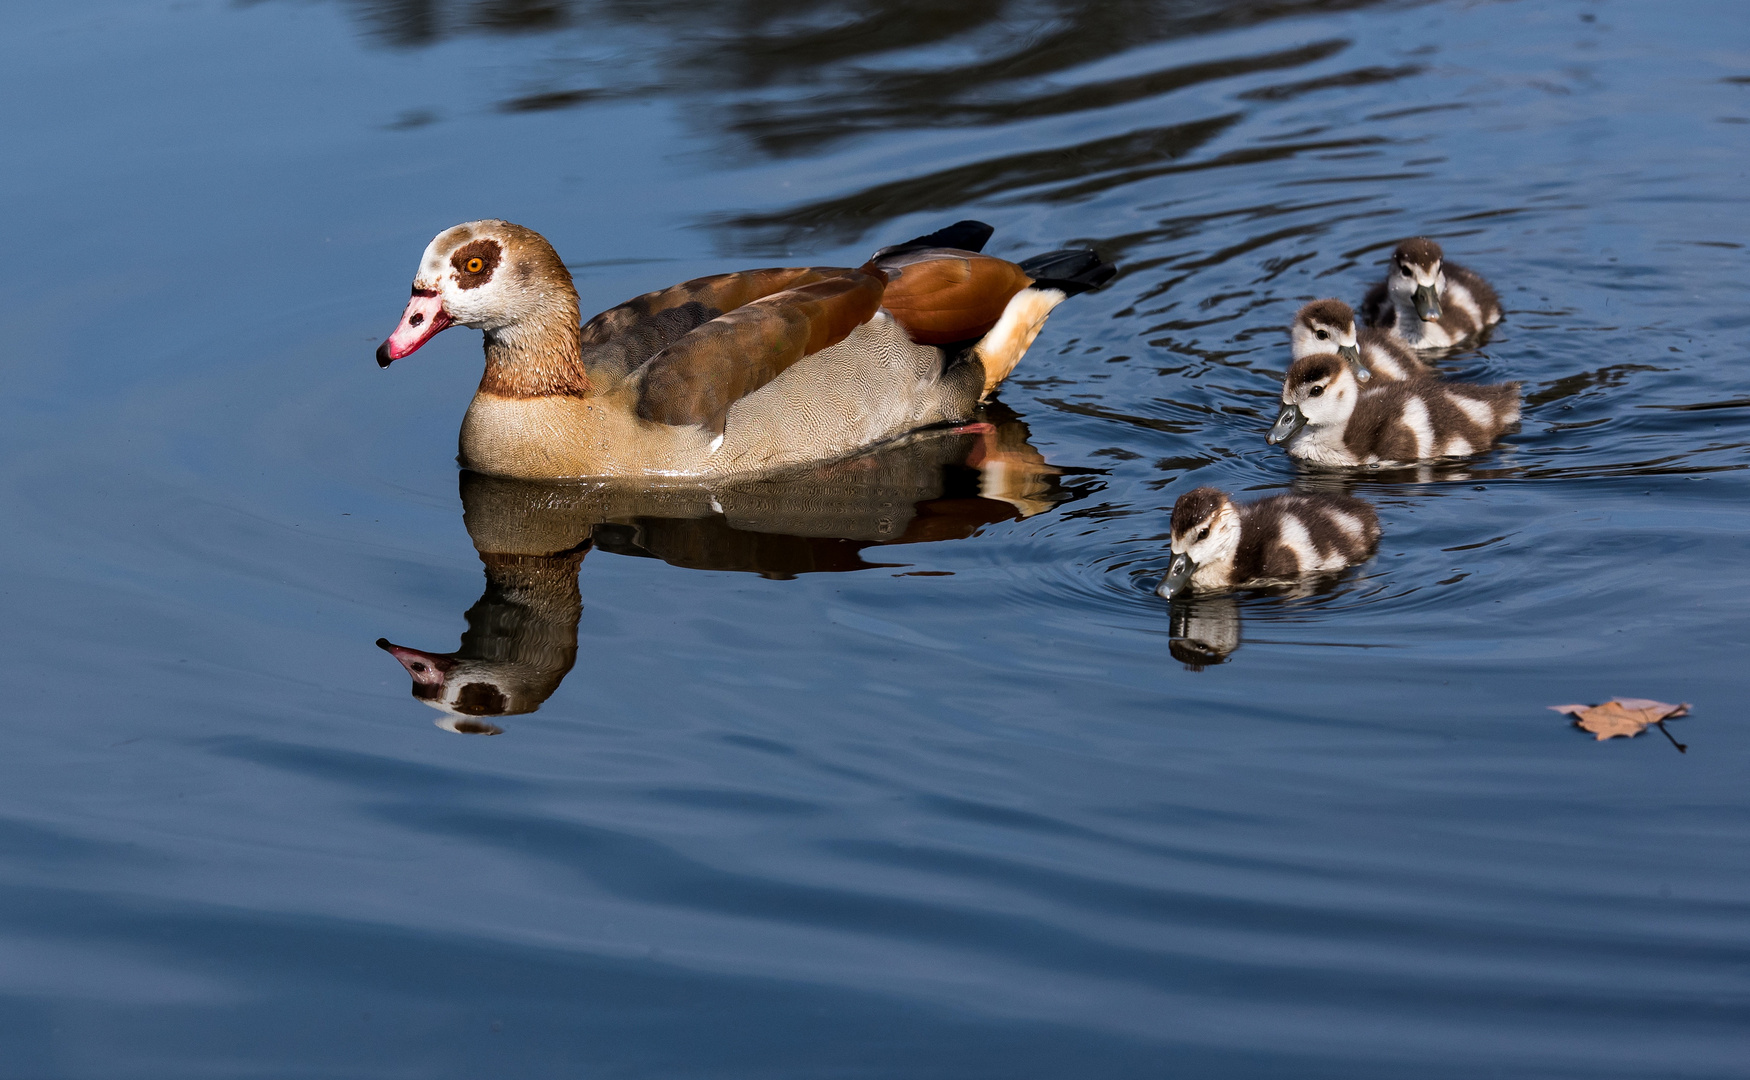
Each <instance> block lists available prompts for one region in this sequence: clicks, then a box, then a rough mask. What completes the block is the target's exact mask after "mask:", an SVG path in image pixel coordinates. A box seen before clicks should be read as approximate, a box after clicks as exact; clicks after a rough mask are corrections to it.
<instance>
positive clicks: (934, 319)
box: [876, 248, 1033, 345]
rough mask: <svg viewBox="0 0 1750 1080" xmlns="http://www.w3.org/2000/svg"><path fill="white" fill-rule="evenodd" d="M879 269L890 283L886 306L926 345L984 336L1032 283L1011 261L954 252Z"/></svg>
mask: <svg viewBox="0 0 1750 1080" xmlns="http://www.w3.org/2000/svg"><path fill="white" fill-rule="evenodd" d="M876 265H877V266H879V267H880V268H881V271H882V272H883V273H885V274H886V275H887V279H888V283H887V294H886V295H885V296H884V297H883V298H882V300H881V306H882V307H884V308H886V309H887V310H888V312H889V313H890V314H892V316H893V317H894V318H895V319H897V320H898V321H899V325H901V326H903V327H905V332H906V333H907V334H908V335H910V337H911V339H912V340H913V341H915V342H918V343H919V344H921V345H947V344H950V343H952V342H958V341H973V340H976V339H977V338H981V337H983V336H984V335H985V333H986V332H987V331H989V330H990V328H991V327H993V326H995V325H996V324H997V320H998V319H1000V318H1002V317H1003V309H1004V308H1005V307H1007V306H1008V303H1009V300H1010V299H1011V298H1012V297H1013V296H1014V295H1015V294H1016V293H1018V292H1020V291H1021V290H1022V289H1025V288H1026V287H1027V286H1029V285H1031V284H1033V279H1032V278H1030V277H1028V276H1027V272H1026V271H1025V270H1022V269H1021V268H1020V267H1019V266H1016V265H1015V264H1014V263H1012V262H1009V261H1008V260H1007V259H999V258H997V257H995V256H994V255H981V254H978V253H977V252H973V251H961V250H958V249H955V248H925V249H922V250H911V251H906V252H903V253H901V254H900V255H897V256H894V257H891V258H880V259H878V260H877V261H876Z"/></svg>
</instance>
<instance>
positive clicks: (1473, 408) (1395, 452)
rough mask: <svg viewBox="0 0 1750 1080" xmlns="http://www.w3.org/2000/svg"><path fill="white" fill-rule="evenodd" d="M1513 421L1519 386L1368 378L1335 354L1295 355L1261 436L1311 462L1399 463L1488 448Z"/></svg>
mask: <svg viewBox="0 0 1750 1080" xmlns="http://www.w3.org/2000/svg"><path fill="white" fill-rule="evenodd" d="M1518 420H1519V384H1518V383H1516V382H1515V383H1500V384H1497V385H1495V386H1477V385H1474V384H1469V383H1448V382H1437V381H1434V380H1431V379H1422V380H1417V381H1411V382H1389V383H1388V382H1373V383H1370V384H1368V385H1367V386H1366V387H1362V385H1361V384H1360V383H1359V382H1357V381H1356V379H1355V372H1354V371H1353V370H1352V369H1351V368H1350V366H1349V365H1348V364H1347V363H1345V362H1344V360H1343V358H1342V357H1340V356H1338V355H1337V354H1336V353H1323V354H1320V355H1316V356H1303V357H1301V358H1300V359H1299V360H1296V361H1295V362H1294V363H1293V364H1292V365H1290V366H1289V369H1288V377H1287V378H1285V379H1283V380H1282V411H1281V413H1280V414H1279V415H1278V416H1277V418H1276V424H1275V426H1274V427H1272V428H1271V429H1270V434H1269V436H1268V438H1267V441H1268V442H1270V443H1271V444H1272V445H1274V444H1276V443H1282V444H1284V445H1285V446H1286V448H1287V450H1288V452H1289V453H1290V454H1292V455H1294V456H1295V457H1297V458H1303V459H1305V460H1307V461H1311V462H1314V463H1315V464H1319V465H1407V464H1411V463H1414V462H1417V461H1427V460H1432V459H1434V458H1443V457H1464V456H1465V455H1467V454H1475V453H1480V452H1482V451H1483V450H1486V449H1488V448H1489V446H1490V445H1491V444H1493V443H1494V441H1495V439H1496V438H1498V437H1499V436H1500V435H1501V433H1502V432H1504V431H1505V430H1506V429H1507V428H1508V427H1509V426H1511V425H1512V424H1514V423H1516V422H1517V421H1518Z"/></svg>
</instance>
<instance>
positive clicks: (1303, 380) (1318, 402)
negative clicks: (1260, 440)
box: [1265, 353, 1361, 446]
mask: <svg viewBox="0 0 1750 1080" xmlns="http://www.w3.org/2000/svg"><path fill="white" fill-rule="evenodd" d="M1360 394H1361V385H1360V384H1359V383H1358V382H1356V381H1355V373H1354V372H1353V371H1350V370H1349V365H1348V364H1346V363H1344V361H1343V358H1342V357H1340V356H1338V355H1337V354H1336V353H1321V354H1318V355H1316V356H1303V357H1301V358H1300V359H1299V360H1296V361H1295V362H1294V363H1293V364H1291V365H1290V366H1289V368H1288V377H1287V378H1285V379H1283V380H1282V411H1281V412H1280V413H1279V414H1277V417H1276V424H1275V426H1273V427H1272V428H1271V429H1270V434H1269V435H1268V436H1266V438H1265V441H1266V442H1268V443H1270V444H1271V445H1272V446H1274V445H1275V444H1277V443H1282V442H1287V441H1288V440H1289V439H1292V438H1294V437H1295V436H1296V435H1298V434H1300V431H1301V429H1302V428H1304V427H1307V426H1309V425H1310V426H1312V427H1314V428H1322V427H1336V428H1338V429H1341V428H1342V427H1343V426H1344V425H1346V424H1347V423H1348V422H1349V415H1350V414H1351V413H1353V412H1354V411H1355V400H1356V398H1358V397H1359V396H1360Z"/></svg>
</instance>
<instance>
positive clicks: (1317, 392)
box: [1306, 386, 1325, 397]
mask: <svg viewBox="0 0 1750 1080" xmlns="http://www.w3.org/2000/svg"><path fill="white" fill-rule="evenodd" d="M1324 392H1325V388H1324V387H1322V386H1315V387H1313V388H1312V389H1311V390H1308V391H1307V392H1306V396H1307V397H1318V396H1319V395H1320V394H1322V393H1324Z"/></svg>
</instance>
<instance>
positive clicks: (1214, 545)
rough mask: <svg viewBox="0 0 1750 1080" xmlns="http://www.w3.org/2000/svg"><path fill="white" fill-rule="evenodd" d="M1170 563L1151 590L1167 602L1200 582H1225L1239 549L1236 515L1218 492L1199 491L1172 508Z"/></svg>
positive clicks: (1181, 497)
mask: <svg viewBox="0 0 1750 1080" xmlns="http://www.w3.org/2000/svg"><path fill="white" fill-rule="evenodd" d="M1172 529H1173V561H1172V562H1170V563H1168V564H1167V573H1166V576H1165V577H1163V578H1161V583H1160V584H1159V585H1157V586H1155V595H1156V596H1159V597H1162V598H1164V599H1167V600H1171V599H1173V598H1174V597H1176V596H1182V595H1184V594H1185V593H1186V592H1189V591H1190V590H1191V589H1193V588H1195V587H1196V586H1197V585H1198V584H1199V582H1198V578H1199V577H1201V578H1202V579H1203V580H1204V581H1210V580H1218V581H1220V580H1226V576H1227V571H1228V570H1229V569H1230V568H1231V567H1232V566H1233V561H1234V553H1235V552H1236V551H1238V550H1239V546H1240V513H1239V511H1238V510H1236V509H1234V504H1233V500H1232V499H1230V498H1228V497H1227V493H1226V492H1224V491H1221V490H1220V489H1218V488H1212V487H1200V488H1195V489H1193V490H1191V491H1187V492H1186V493H1185V494H1183V495H1181V496H1179V501H1178V502H1176V503H1174V504H1173V521H1172Z"/></svg>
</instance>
